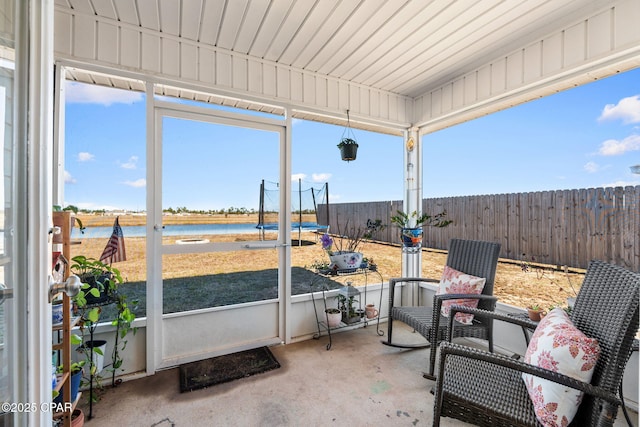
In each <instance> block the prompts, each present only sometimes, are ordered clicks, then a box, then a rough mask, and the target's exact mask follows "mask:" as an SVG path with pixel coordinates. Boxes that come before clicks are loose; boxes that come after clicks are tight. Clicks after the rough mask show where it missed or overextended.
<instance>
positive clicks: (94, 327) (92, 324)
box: [83, 299, 117, 420]
mask: <svg viewBox="0 0 640 427" xmlns="http://www.w3.org/2000/svg"><path fill="white" fill-rule="evenodd" d="M113 303H115V300H113V299H108V300H107V301H103V302H100V303H97V304H91V305H87V307H86V308H87V309H89V308H93V307H104V306H105V305H109V304H113ZM96 326H98V322H92V323H91V325H90V326H89V328H88V329H89V341H90V342H94V339H93V335H94V333H95V330H96ZM116 333H117V332H116ZM116 336H117V335H116ZM83 345H84V343H83ZM116 345H117V344H116ZM91 352H93V348H92V349H91ZM93 360H94V357H93V354H91V358H90V362H89V415H88V416H87V419H89V420H90V419H91V418H93V376H94V375H93V366H94V365H93V363H94V362H93Z"/></svg>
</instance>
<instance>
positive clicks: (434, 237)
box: [329, 186, 640, 271]
mask: <svg viewBox="0 0 640 427" xmlns="http://www.w3.org/2000/svg"><path fill="white" fill-rule="evenodd" d="M401 208H402V202H401V201H389V202H363V203H342V204H332V205H330V208H329V218H330V230H331V232H332V233H343V234H346V233H348V230H349V229H352V228H353V227H358V226H366V223H367V220H369V219H371V220H376V219H379V220H381V221H382V223H383V224H388V225H389V226H388V227H387V228H386V229H385V230H383V231H382V232H379V233H378V234H376V236H375V239H376V240H380V241H384V242H392V243H400V237H399V232H398V229H397V228H396V227H395V226H391V225H390V217H391V215H393V214H394V213H395V212H396V211H397V210H398V209H401ZM422 209H423V212H427V213H430V214H435V213H438V212H441V211H444V210H446V211H447V217H448V218H449V219H452V220H453V224H451V225H449V226H448V227H446V228H434V227H426V228H425V229H424V240H423V246H425V247H430V248H437V249H447V245H448V242H449V240H450V239H451V238H463V239H477V240H487V241H493V242H499V243H500V244H501V245H502V249H501V254H500V256H501V257H503V258H509V259H513V260H526V261H532V260H533V261H535V262H540V263H544V264H551V265H557V266H563V265H567V266H569V267H578V268H586V267H587V265H588V263H589V261H590V260H592V259H600V260H604V261H608V262H612V263H615V264H618V265H622V266H625V267H627V268H629V269H631V270H633V271H640V186H635V187H632V186H628V187H615V188H613V187H611V188H589V189H580V190H559V191H541V192H533V193H516V194H495V195H493V194H492V195H482V196H465V197H446V198H433V199H424V200H423V204H422Z"/></svg>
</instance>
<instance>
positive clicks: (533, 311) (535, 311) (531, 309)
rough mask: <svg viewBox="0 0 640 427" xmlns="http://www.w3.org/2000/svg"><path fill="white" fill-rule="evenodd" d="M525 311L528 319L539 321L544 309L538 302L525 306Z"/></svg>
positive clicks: (544, 312)
mask: <svg viewBox="0 0 640 427" xmlns="http://www.w3.org/2000/svg"><path fill="white" fill-rule="evenodd" d="M527 313H528V314H529V319H531V320H533V321H534V322H539V321H540V319H541V318H542V317H544V315H545V314H547V313H546V311H544V310H543V309H542V307H540V306H539V305H538V304H532V305H530V306H528V307H527Z"/></svg>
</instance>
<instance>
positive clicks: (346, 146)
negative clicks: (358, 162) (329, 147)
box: [338, 138, 358, 162]
mask: <svg viewBox="0 0 640 427" xmlns="http://www.w3.org/2000/svg"><path fill="white" fill-rule="evenodd" d="M338 148H339V149H340V156H341V157H342V160H344V161H347V162H350V161H351V160H355V159H356V155H357V154H358V143H357V142H356V141H355V140H354V139H351V138H342V140H341V141H340V144H338Z"/></svg>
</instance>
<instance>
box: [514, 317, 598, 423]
mask: <svg viewBox="0 0 640 427" xmlns="http://www.w3.org/2000/svg"><path fill="white" fill-rule="evenodd" d="M599 356H600V346H599V345H598V340H596V339H593V338H589V337H587V336H586V335H585V334H583V333H582V332H581V331H580V330H579V329H577V328H576V327H575V326H574V325H573V323H572V322H571V320H570V319H569V316H568V315H567V313H565V311H564V310H562V309H561V308H555V309H553V310H551V311H550V312H549V313H548V314H547V315H546V316H545V317H544V318H543V319H542V320H541V321H540V323H539V324H538V327H537V328H536V330H535V332H534V333H533V336H532V337H531V342H530V343H529V347H528V348H527V351H526V353H525V356H524V361H525V362H526V363H529V364H532V365H535V366H540V367H542V368H545V369H548V370H550V371H554V372H560V373H561V374H564V375H567V376H569V377H572V378H575V379H577V380H581V381H584V382H587V383H588V382H591V377H592V376H593V370H594V368H595V366H596V362H597V361H598V357H599ZM522 379H523V380H524V383H525V385H526V386H527V391H528V392H529V397H531V401H532V402H533V406H534V408H535V411H536V418H538V421H540V423H542V425H544V426H546V427H556V426H567V425H569V423H570V422H571V420H573V417H575V415H576V412H578V406H580V402H581V401H582V392H580V391H578V390H575V389H572V388H570V387H565V386H563V385H560V384H557V383H554V382H553V381H548V380H544V379H541V378H539V377H536V376H534V375H530V374H522Z"/></svg>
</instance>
